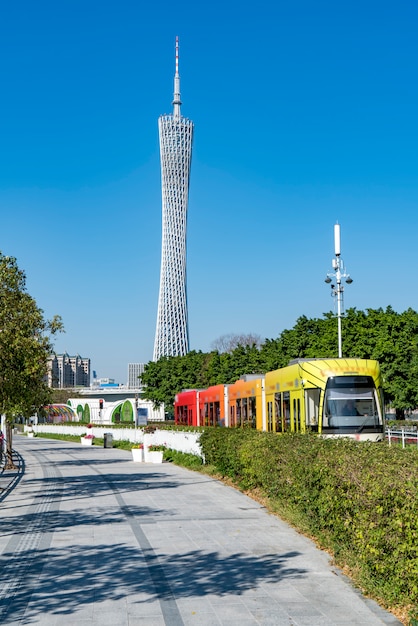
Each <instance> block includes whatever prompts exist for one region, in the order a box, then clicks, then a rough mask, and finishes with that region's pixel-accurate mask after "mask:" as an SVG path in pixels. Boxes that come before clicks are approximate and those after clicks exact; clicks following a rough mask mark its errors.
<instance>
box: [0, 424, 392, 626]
mask: <svg viewBox="0 0 418 626" xmlns="http://www.w3.org/2000/svg"><path fill="white" fill-rule="evenodd" d="M14 448H15V449H16V451H17V452H18V454H19V455H20V457H21V459H22V460H23V463H24V471H23V473H22V475H21V476H20V477H19V478H20V480H16V482H15V484H14V486H13V489H11V490H10V491H8V490H7V481H8V480H10V473H9V474H8V473H7V472H5V473H4V474H3V475H0V488H2V489H3V491H1V492H0V507H1V522H0V524H1V533H0V623H1V624H2V625H6V624H7V625H18V624H19V625H20V624H25V625H31V624H40V625H42V626H56V625H61V624H65V625H66V626H71V625H72V624H74V625H75V624H77V625H81V626H82V625H96V624H97V626H99V625H100V626H106V625H107V624H109V625H112V626H119V625H121V626H125V625H128V626H163V625H165V626H183V625H184V626H189V625H196V626H254V625H262V626H268V625H272V626H273V625H274V626H282V625H283V626H316V625H318V626H319V625H321V626H349V625H359V626H360V625H364V626H366V625H367V626H382V625H389V624H390V625H399V624H400V622H398V621H397V620H396V618H395V617H394V616H393V615H391V614H390V613H388V612H386V611H384V610H382V609H381V608H380V607H379V606H378V605H377V604H375V603H374V602H373V601H371V600H367V599H365V598H364V597H363V596H362V595H361V594H360V593H359V592H358V591H357V590H355V589H354V588H353V586H352V585H351V584H350V582H349V581H348V580H347V579H346V578H345V577H344V576H342V575H341V573H340V572H339V571H338V569H336V568H334V567H333V566H332V565H331V564H330V560H329V557H328V555H327V554H326V553H325V552H322V551H320V550H318V549H317V548H316V547H315V545H314V544H313V543H312V542H311V541H310V540H308V539H307V538H305V537H303V536H302V535H299V534H298V533H297V532H296V531H294V530H293V529H292V528H290V527H289V526H287V525H286V524H285V523H283V522H282V521H281V520H280V519H278V518H276V517H274V516H273V515H270V514H269V513H268V512H267V511H266V510H265V509H264V508H263V507H262V506H261V505H260V504H258V503H257V502H254V501H253V500H251V499H250V498H248V497H247V496H245V495H243V494H241V493H240V492H238V491H236V490H234V489H232V488H230V487H227V486H225V485H223V484H222V483H220V482H219V481H216V480H213V479H211V478H209V477H207V476H204V475H201V474H198V473H195V472H190V471H188V470H185V469H183V468H179V467H176V466H175V465H172V464H170V463H163V464H162V465H151V464H144V463H133V462H132V460H131V454H130V453H129V452H125V451H121V450H117V449H109V448H106V449H104V448H99V447H96V446H93V447H85V446H80V445H78V444H72V443H68V442H63V441H54V440H47V439H43V438H35V439H28V438H26V437H23V436H20V435H16V436H15V439H14Z"/></svg>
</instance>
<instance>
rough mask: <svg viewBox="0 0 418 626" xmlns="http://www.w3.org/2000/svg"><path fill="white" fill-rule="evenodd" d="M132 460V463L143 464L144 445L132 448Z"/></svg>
mask: <svg viewBox="0 0 418 626" xmlns="http://www.w3.org/2000/svg"><path fill="white" fill-rule="evenodd" d="M131 451H132V460H133V462H134V463H143V462H144V444H143V443H138V444H136V445H135V446H132V448H131Z"/></svg>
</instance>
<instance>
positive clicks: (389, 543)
mask: <svg viewBox="0 0 418 626" xmlns="http://www.w3.org/2000/svg"><path fill="white" fill-rule="evenodd" d="M200 442H201V447H202V452H203V453H204V456H205V461H206V463H210V464H212V465H214V466H215V469H216V471H217V472H219V473H220V474H221V475H223V476H228V477H229V478H232V479H233V480H234V481H235V482H236V483H237V484H239V485H240V486H241V488H244V489H257V490H258V491H261V492H262V493H264V495H265V496H266V497H268V498H269V499H270V502H271V503H272V506H273V508H274V509H275V510H277V511H278V512H279V513H280V514H281V515H282V516H284V517H285V518H286V519H288V520H290V521H291V522H293V523H295V524H297V525H298V527H299V528H301V529H302V530H304V531H305V532H308V533H309V534H310V535H312V536H314V537H316V538H317V539H318V540H319V542H320V543H321V545H322V547H325V548H327V549H328V550H330V551H332V552H333V554H334V555H335V558H336V561H337V563H338V564H339V565H341V566H343V565H347V566H348V567H349V568H350V569H351V571H352V572H353V576H354V579H355V580H356V582H357V583H358V584H359V585H361V586H362V587H363V588H364V589H365V590H366V591H367V592H368V593H370V594H371V595H372V596H374V597H376V598H379V599H380V600H381V601H382V602H383V603H385V604H386V605H391V606H396V605H400V606H412V610H413V611H417V610H418V516H417V515H416V509H417V498H418V451H417V450H416V449H415V448H414V449H411V450H402V449H400V448H396V447H389V446H387V444H386V443H381V444H376V443H367V442H366V443H358V442H355V441H352V440H350V439H345V438H341V439H321V438H319V437H316V436H314V435H297V434H289V435H281V436H277V435H275V434H273V433H259V432H254V431H245V430H242V429H229V430H224V429H215V428H214V429H211V430H209V429H208V430H207V431H206V432H204V433H203V434H202V435H201V439H200ZM226 457H227V458H226Z"/></svg>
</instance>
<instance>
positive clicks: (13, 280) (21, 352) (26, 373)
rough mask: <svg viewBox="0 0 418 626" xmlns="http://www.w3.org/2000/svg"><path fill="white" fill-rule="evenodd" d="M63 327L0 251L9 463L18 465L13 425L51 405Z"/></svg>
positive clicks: (1, 369) (1, 361) (2, 401)
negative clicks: (54, 357) (50, 378)
mask: <svg viewBox="0 0 418 626" xmlns="http://www.w3.org/2000/svg"><path fill="white" fill-rule="evenodd" d="M60 330H62V323H61V319H60V318H59V317H54V318H53V319H52V320H51V321H46V320H45V319H44V317H43V311H42V310H41V309H39V308H38V306H37V305H36V302H35V300H34V299H33V298H32V297H31V296H30V295H29V294H28V293H27V291H26V276H25V274H24V272H22V270H20V269H19V267H18V266H17V262H16V259H14V258H13V257H8V256H4V255H3V254H2V253H1V252H0V414H4V415H5V417H6V430H7V432H6V439H7V464H6V467H7V468H10V469H13V468H14V467H15V465H14V462H13V455H12V429H11V424H12V422H13V420H14V418H15V417H16V416H18V415H23V416H24V417H29V416H31V415H33V413H34V411H35V410H37V409H39V408H40V407H42V406H43V405H44V404H48V403H49V402H50V399H51V390H50V389H49V387H48V385H47V371H48V365H47V364H48V357H49V355H50V353H51V352H52V344H51V337H52V335H54V334H55V333H57V332H58V331H60Z"/></svg>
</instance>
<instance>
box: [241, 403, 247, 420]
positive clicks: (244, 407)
mask: <svg viewBox="0 0 418 626" xmlns="http://www.w3.org/2000/svg"><path fill="white" fill-rule="evenodd" d="M247 424H248V399H247V398H243V399H242V418H241V426H247Z"/></svg>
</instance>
